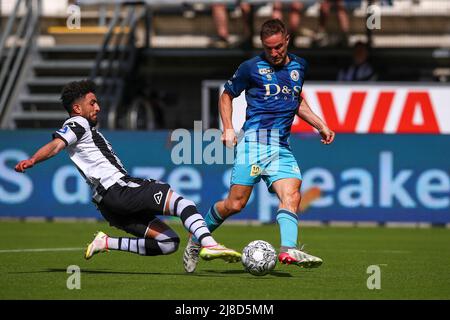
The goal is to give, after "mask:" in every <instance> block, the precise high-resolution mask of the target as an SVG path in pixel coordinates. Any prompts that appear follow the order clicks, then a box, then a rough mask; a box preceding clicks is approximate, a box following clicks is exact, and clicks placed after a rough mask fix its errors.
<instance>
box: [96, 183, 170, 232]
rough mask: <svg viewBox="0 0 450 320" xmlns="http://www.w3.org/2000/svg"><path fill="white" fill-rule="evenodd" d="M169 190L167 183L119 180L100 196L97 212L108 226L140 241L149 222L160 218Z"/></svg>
mask: <svg viewBox="0 0 450 320" xmlns="http://www.w3.org/2000/svg"><path fill="white" fill-rule="evenodd" d="M169 190H170V185H168V184H167V183H162V182H159V181H156V180H147V179H140V178H132V177H122V178H121V179H120V180H119V181H118V182H117V183H116V184H114V185H112V186H111V187H110V188H109V189H108V190H107V191H106V192H105V193H104V194H103V195H102V196H103V199H102V200H101V202H100V203H97V208H98V209H99V210H100V212H101V214H102V216H103V217H104V218H105V219H106V220H107V221H108V222H109V224H110V225H111V226H113V227H116V228H119V229H122V230H124V231H126V232H128V233H131V234H133V235H135V236H136V237H143V236H144V235H145V232H146V230H147V226H148V224H149V223H150V221H152V220H153V219H155V216H157V215H162V214H163V212H164V204H165V203H166V197H167V194H168V192H169Z"/></svg>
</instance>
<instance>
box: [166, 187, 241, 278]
mask: <svg viewBox="0 0 450 320" xmlns="http://www.w3.org/2000/svg"><path fill="white" fill-rule="evenodd" d="M169 213H170V214H171V215H173V216H178V217H180V219H181V221H182V222H183V225H184V227H185V228H186V229H187V230H188V231H189V232H190V233H191V234H192V237H191V239H190V240H189V243H188V247H189V248H190V249H191V250H188V249H186V250H185V254H184V255H183V265H184V267H185V270H186V271H187V272H193V271H194V270H195V267H196V265H197V263H198V257H201V258H202V259H205V260H213V259H223V260H225V261H227V262H238V261H240V259H241V254H240V253H239V252H237V251H235V250H232V249H229V248H227V247H225V246H223V245H221V244H219V243H217V242H216V240H214V238H213V237H212V236H211V232H210V230H209V229H208V227H207V225H206V223H205V220H204V219H203V217H202V216H201V214H199V213H198V211H197V207H196V206H195V204H194V202H192V201H191V200H188V199H184V198H183V197H182V196H180V195H179V194H177V193H176V192H173V191H172V194H171V197H170V200H169ZM193 237H195V239H198V242H199V244H197V245H195V243H194V242H193V241H192V238H193ZM199 245H200V246H201V249H200V248H199V247H198V246H199ZM197 252H198V256H196V255H197ZM185 261H186V262H185Z"/></svg>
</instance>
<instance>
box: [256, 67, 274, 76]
mask: <svg viewBox="0 0 450 320" xmlns="http://www.w3.org/2000/svg"><path fill="white" fill-rule="evenodd" d="M258 72H259V74H260V75H262V76H263V75H265V74H269V73H273V69H272V68H261V69H258Z"/></svg>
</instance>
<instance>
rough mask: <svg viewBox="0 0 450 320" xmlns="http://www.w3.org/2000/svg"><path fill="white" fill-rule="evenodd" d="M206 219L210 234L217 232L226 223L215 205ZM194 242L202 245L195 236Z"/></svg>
mask: <svg viewBox="0 0 450 320" xmlns="http://www.w3.org/2000/svg"><path fill="white" fill-rule="evenodd" d="M204 219H205V222H206V226H207V227H208V229H209V231H210V232H213V231H214V230H216V229H217V228H218V227H219V226H220V225H221V224H222V222H224V221H225V219H223V218H222V217H221V216H220V214H219V213H218V212H217V209H216V205H215V204H214V205H212V207H211V208H209V210H208V213H206V216H205V218H204ZM192 241H194V242H195V243H200V241H198V240H197V238H196V237H194V235H192Z"/></svg>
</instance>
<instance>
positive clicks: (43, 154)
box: [14, 138, 66, 172]
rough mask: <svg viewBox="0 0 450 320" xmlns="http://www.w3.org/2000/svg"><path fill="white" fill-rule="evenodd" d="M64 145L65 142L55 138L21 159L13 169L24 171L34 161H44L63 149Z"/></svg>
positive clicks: (31, 165) (33, 163) (34, 162)
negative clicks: (24, 158)
mask: <svg viewBox="0 0 450 320" xmlns="http://www.w3.org/2000/svg"><path fill="white" fill-rule="evenodd" d="M65 147H66V143H65V142H64V141H63V140H61V139H59V138H55V139H53V140H52V141H50V142H49V143H47V144H46V145H44V146H43V147H42V148H40V149H39V150H38V151H37V152H36V153H35V154H34V155H33V156H32V157H31V158H30V159H27V160H22V161H20V162H19V163H18V164H16V166H15V168H14V169H15V170H16V171H17V172H25V169H28V168H31V167H33V166H34V165H35V164H36V163H39V162H42V161H45V160H47V159H49V158H51V157H53V156H54V155H56V154H57V153H58V152H60V151H61V150H63V149H64V148H65Z"/></svg>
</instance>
